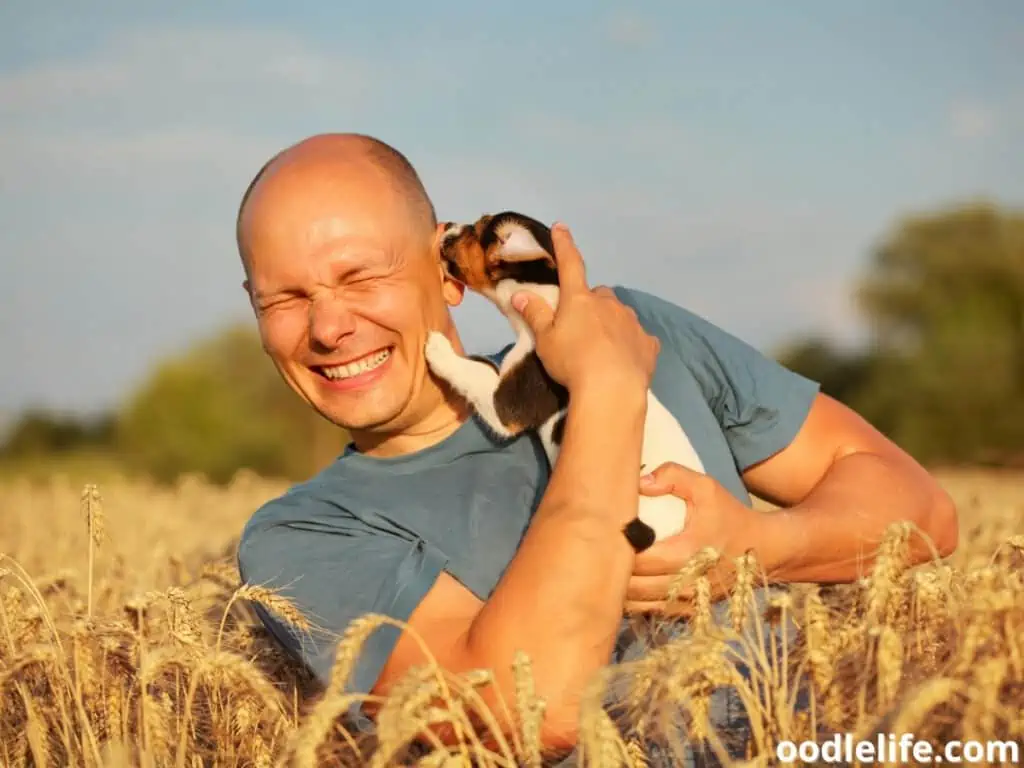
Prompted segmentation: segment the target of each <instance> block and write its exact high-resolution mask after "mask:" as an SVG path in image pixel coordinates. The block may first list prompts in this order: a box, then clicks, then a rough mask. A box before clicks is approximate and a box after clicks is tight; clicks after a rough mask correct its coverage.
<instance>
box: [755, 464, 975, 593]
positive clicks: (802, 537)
mask: <svg viewBox="0 0 1024 768" xmlns="http://www.w3.org/2000/svg"><path fill="white" fill-rule="evenodd" d="M762 521H763V523H762V525H761V526H760V527H761V528H762V531H761V532H760V535H759V537H760V538H761V539H762V542H763V547H764V551H765V559H766V560H767V561H768V563H767V564H768V565H769V567H770V573H769V576H770V578H771V579H772V580H776V581H779V582H821V583H830V582H832V583H841V582H850V581H853V580H855V579H857V578H860V577H861V576H863V575H865V573H866V572H867V569H869V568H870V567H871V565H872V564H873V563H874V560H875V556H876V555H877V551H878V545H879V544H880V543H881V541H882V538H883V537H884V535H885V530H886V528H887V527H888V526H889V525H890V524H892V523H894V522H899V521H909V522H911V523H913V524H914V525H915V526H916V528H917V529H918V530H915V531H914V532H913V533H912V534H911V537H910V540H909V542H908V546H909V558H910V560H911V562H912V563H918V562H922V561H924V560H926V559H929V558H931V557H933V556H934V555H935V554H936V553H938V554H940V555H943V556H944V555H946V554H949V552H951V551H952V549H954V548H955V546H956V510H955V508H954V507H953V504H952V502H951V501H950V499H949V497H948V496H947V495H946V494H945V493H944V492H943V491H942V490H941V489H940V488H939V487H938V486H937V484H935V483H934V481H933V480H932V479H931V478H930V477H929V476H928V475H927V474H926V473H923V472H922V471H920V469H919V468H917V467H911V466H906V465H903V464H898V463H897V462H896V460H895V459H888V458H883V457H881V456H878V455H875V454H870V453H852V454H849V455H847V456H844V457H842V458H840V459H838V460H837V461H836V462H835V463H834V464H833V465H832V467H831V468H830V469H829V471H828V472H827V473H826V474H825V476H824V477H823V478H822V480H821V482H820V483H819V484H818V485H817V486H816V487H815V488H814V489H813V490H812V491H811V493H810V494H809V495H808V496H807V497H806V498H805V499H804V500H803V501H802V502H800V503H799V504H797V505H795V506H793V507H791V508H789V509H785V510H780V511H778V512H769V513H765V515H764V516H763V517H762ZM921 532H923V534H924V536H922V535H921ZM925 537H927V538H925ZM929 539H930V540H929Z"/></svg>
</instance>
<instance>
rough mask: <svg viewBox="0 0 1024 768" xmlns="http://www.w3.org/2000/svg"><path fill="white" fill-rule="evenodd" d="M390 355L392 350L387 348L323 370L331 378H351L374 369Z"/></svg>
mask: <svg viewBox="0 0 1024 768" xmlns="http://www.w3.org/2000/svg"><path fill="white" fill-rule="evenodd" d="M389 357H391V350H390V349H385V350H384V351H383V352H378V353H377V354H375V355H370V356H369V357H364V358H363V359H362V360H357V361H356V362H354V363H348V364H347V365H336V366H334V367H332V368H324V369H323V371H324V375H325V376H326V377H327V378H329V379H350V378H352V377H353V376H358V375H359V374H360V373H366V372H367V371H372V370H373V369H374V368H376V367H377V366H379V365H381V364H382V363H383V362H384V361H385V360H387V359H388V358H389Z"/></svg>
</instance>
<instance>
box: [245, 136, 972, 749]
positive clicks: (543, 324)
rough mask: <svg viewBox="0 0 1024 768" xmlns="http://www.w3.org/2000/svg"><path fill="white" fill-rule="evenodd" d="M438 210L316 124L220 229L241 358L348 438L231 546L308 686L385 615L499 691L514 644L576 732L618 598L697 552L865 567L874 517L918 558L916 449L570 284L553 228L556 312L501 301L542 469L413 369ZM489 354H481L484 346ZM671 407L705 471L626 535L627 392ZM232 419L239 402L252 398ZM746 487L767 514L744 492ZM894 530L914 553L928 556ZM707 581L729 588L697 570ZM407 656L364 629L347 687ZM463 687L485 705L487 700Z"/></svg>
mask: <svg viewBox="0 0 1024 768" xmlns="http://www.w3.org/2000/svg"><path fill="white" fill-rule="evenodd" d="M439 232H440V226H439V225H438V223H437V221H436V217H435V215H434V209H433V206H432V205H431V203H430V200H429V198H428V196H427V194H426V192H425V191H424V190H423V187H422V185H421V184H420V181H419V179H418V177H417V175H416V173H415V171H414V170H413V169H412V167H411V166H410V165H409V164H408V162H407V161H406V159H405V158H404V157H403V156H402V155H401V154H400V153H398V152H397V151H396V150H394V149H392V148H390V147H388V146H386V145H384V144H382V143H380V142H378V141H375V140H373V139H371V138H369V137H364V136H359V135H323V136H315V137H312V138H310V139H307V140H305V141H303V142H300V143H299V144H297V145H295V146H293V147H290V148H288V149H287V150H285V151H284V152H282V153H281V154H279V155H278V156H277V157H275V158H274V159H273V160H272V161H271V162H270V163H268V165H267V166H265V167H264V168H263V169H262V170H261V172H260V173H259V174H258V176H257V178H256V179H255V180H254V182H253V184H252V185H251V187H250V189H249V190H248V192H247V194H246V196H245V198H244V199H243V202H242V205H241V208H240V211H239V219H238V245H239V251H240V254H241V257H242V260H243V263H244V266H245V273H246V281H245V288H246V291H247V292H248V294H249V296H250V298H251V302H252V306H253V308H254V311H255V314H256V318H257V322H258V326H259V330H260V334H261V338H262V341H263V345H264V348H265V349H266V351H267V354H268V355H269V356H270V358H271V359H272V360H273V362H274V364H275V365H276V366H277V369H278V370H279V371H280V373H281V375H282V376H283V377H284V379H285V380H286V381H287V382H288V383H289V385H290V386H291V387H292V388H293V389H294V390H295V392H296V393H297V394H298V395H299V396H300V397H302V398H304V399H305V400H306V402H308V403H309V405H310V406H311V407H312V408H314V409H316V410H317V411H318V412H319V413H320V414H322V415H323V416H324V417H325V418H327V419H329V420H330V421H332V422H333V423H335V424H337V425H339V426H340V427H344V428H345V429H347V430H348V431H349V433H350V434H351V437H352V444H351V445H350V446H349V447H348V448H347V449H346V451H345V452H344V454H343V455H342V456H340V457H338V459H337V460H336V461H335V462H333V463H332V464H331V465H330V466H328V467H327V468H326V469H324V470H323V471H322V472H320V473H319V474H317V475H316V476H315V477H314V478H312V479H311V480H309V481H307V482H304V483H300V484H298V485H296V486H295V487H294V488H292V489H291V490H289V491H288V492H287V493H285V494H284V495H283V496H281V497H280V498H277V499H275V500H273V501H271V502H270V503H268V504H267V505H266V506H264V507H263V508H262V509H260V510H258V511H257V512H256V514H255V515H254V516H253V518H252V519H251V520H250V522H249V523H248V525H247V526H246V528H245V531H244V533H243V536H242V540H241V543H240V548H239V566H240V570H241V573H242V577H243V579H244V580H245V581H247V582H250V583H260V584H267V585H269V586H272V587H275V588H279V589H280V590H281V592H282V593H283V594H284V595H285V596H287V597H289V598H291V599H292V600H293V601H294V602H295V603H296V604H297V606H298V607H299V608H300V610H302V611H304V612H305V613H306V615H307V616H308V617H309V618H310V620H311V621H312V622H314V623H316V624H318V625H319V626H320V627H322V628H323V629H324V632H322V633H313V634H312V635H309V634H308V633H303V632H300V631H298V630H296V629H294V628H293V627H292V626H290V625H289V624H288V623H287V622H285V621H283V620H282V619H281V618H280V617H277V616H274V615H272V614H269V613H265V612H264V613H263V614H262V618H263V620H264V621H265V622H266V624H267V626H268V627H269V628H270V629H271V631H272V632H273V633H274V634H275V635H276V636H277V637H278V639H279V640H280V641H281V643H282V644H283V645H284V646H285V647H286V648H288V649H289V650H290V651H291V652H292V653H293V654H295V655H296V657H298V658H300V659H301V660H302V661H303V662H304V663H305V664H307V665H308V666H309V667H310V668H311V669H312V671H313V672H314V673H315V674H316V675H317V676H318V677H319V678H320V679H321V680H322V681H324V682H326V681H327V680H328V679H329V675H330V671H331V666H332V663H333V659H334V647H333V641H334V639H336V638H337V636H338V635H339V634H340V633H342V632H344V630H345V629H346V627H347V626H348V624H349V623H350V622H351V621H352V620H354V619H356V618H358V617H359V616H361V615H363V614H365V613H370V612H373V613H381V614H386V615H388V616H391V617H393V618H394V619H397V620H399V621H405V622H408V624H409V626H411V627H412V628H413V630H414V631H415V633H416V634H417V635H418V636H419V637H420V638H421V639H422V640H423V641H424V642H425V643H426V645H427V646H428V647H429V649H430V651H431V654H432V655H433V657H434V658H435V659H436V660H437V661H438V663H439V664H441V665H442V666H444V667H445V668H447V669H449V670H452V671H454V672H458V671H461V670H468V669H474V668H489V669H492V670H493V671H494V672H495V674H496V681H497V682H496V685H497V687H498V688H499V689H501V690H502V691H503V692H504V698H505V699H506V700H512V694H511V691H512V687H513V682H512V674H511V665H512V660H513V658H514V655H515V654H516V652H517V651H520V650H522V651H525V652H526V653H527V654H528V655H529V657H530V658H531V660H532V668H533V674H534V677H535V680H536V688H537V693H538V695H540V696H541V697H543V698H544V699H545V700H546V702H547V709H546V714H545V720H544V728H543V731H542V738H543V741H544V743H545V744H546V745H547V746H550V747H569V746H571V745H573V744H574V743H575V742H576V740H577V732H576V728H575V725H576V719H577V715H578V701H579V696H580V694H581V689H582V687H583V686H584V685H585V683H586V682H587V680H588V679H589V678H590V677H591V676H592V675H593V674H594V673H595V672H596V671H597V670H598V669H599V668H600V667H602V666H604V665H606V664H608V663H609V661H612V660H613V659H614V658H617V657H618V655H619V651H618V650H617V649H616V643H617V639H618V638H619V636H620V629H621V626H622V618H623V612H624V610H625V611H628V612H643V613H654V614H657V613H659V612H665V611H666V597H667V591H668V584H669V582H670V580H671V578H672V576H673V575H674V574H675V573H677V572H678V570H679V569H680V568H681V567H682V565H683V563H684V562H685V561H686V559H687V558H688V557H689V556H690V555H692V554H693V553H695V552H696V551H698V550H700V549H701V548H703V547H705V546H713V547H715V548H716V549H718V550H719V551H720V552H721V553H722V554H723V559H722V561H723V563H727V562H729V561H730V560H731V558H732V557H735V556H737V555H739V554H740V553H742V552H743V551H745V550H747V549H748V548H752V549H753V550H754V552H755V555H756V556H757V558H758V561H759V563H760V564H761V566H762V567H763V568H765V569H766V570H767V572H768V573H769V575H770V576H771V578H772V579H773V580H775V581H777V582H793V581H818V582H842V581H849V580H853V579H855V578H858V577H859V576H860V575H861V574H862V573H863V572H864V570H865V569H866V568H867V567H869V566H870V563H871V556H872V554H873V549H874V547H875V546H876V545H877V543H878V541H879V540H880V537H881V535H882V533H883V531H884V529H885V527H886V526H887V525H888V524H889V523H890V522H892V521H894V520H899V519H906V520H910V521H912V522H913V523H915V524H916V525H917V526H918V527H919V528H920V530H921V531H922V532H923V533H924V534H925V536H926V537H927V538H929V539H930V540H931V543H932V544H934V546H935V547H936V548H937V549H938V551H939V552H940V553H942V554H943V555H945V554H948V553H949V552H951V551H952V550H953V549H954V547H955V546H956V540H957V523H956V512H955V509H954V506H953V504H952V503H951V501H950V499H949V497H948V496H947V495H946V494H945V493H944V492H943V491H942V489H941V488H940V487H939V485H938V484H937V483H936V482H935V481H934V480H933V479H932V478H931V477H930V476H929V475H928V473H926V472H925V471H924V470H923V469H922V468H921V467H920V466H918V465H917V464H916V463H915V462H914V461H912V460H911V459H910V458H909V457H908V456H907V455H905V454H904V453H903V452H902V451H901V450H899V449H898V448H897V447H896V446H895V445H893V444H892V443H890V442H889V441H887V440H886V439H884V438H883V437H882V436H881V435H880V434H878V433H877V432H876V431H875V430H874V429H872V428H871V427H870V426H869V425H868V424H866V423H865V422H864V421H862V420H861V419H860V418H858V417H857V416H856V415H855V414H854V413H852V412H851V411H849V410H848V409H846V408H845V407H843V406H842V405H840V404H838V403H836V402H834V401H833V400H831V399H829V398H828V397H825V396H823V395H822V394H820V393H819V392H818V390H817V386H816V385H815V384H814V383H813V382H810V381H808V380H806V379H804V378H802V377H800V376H798V375H796V374H794V373H792V372H790V371H788V370H786V369H785V368H783V367H781V366H779V365H778V364H776V363H775V362H773V361H771V360H769V359H767V358H765V357H763V356H762V355H760V354H758V353H757V352H756V351H755V350H754V349H752V348H751V347H749V346H748V345H746V344H744V343H743V342H741V341H739V340H738V339H735V338H733V337H732V336H730V335H728V334H726V333H725V332H723V331H722V330H720V329H718V328H716V327H714V326H713V325H711V324H709V323H707V322H706V321H704V320H702V319H701V318H699V317H696V316H694V315H693V314H691V313H689V312H687V311H686V310H684V309H682V308H680V307H677V306H675V305H673V304H671V303H669V302H666V301H663V300H660V299H658V298H656V297H653V296H650V295H648V294H646V293H642V292H639V291H635V290H630V289H627V288H616V289H615V290H610V289H607V288H598V289H593V290H592V289H590V288H589V287H588V286H587V284H586V277H585V269H584V265H583V260H582V257H581V255H580V253H579V252H578V250H577V249H576V246H575V244H574V242H573V239H572V237H571V235H570V234H569V233H568V231H567V230H566V229H565V228H564V227H556V228H555V232H554V241H555V245H556V250H557V253H556V257H557V262H558V266H559V270H560V274H561V279H562V300H561V303H560V306H559V308H558V310H557V312H552V311H551V310H550V308H549V307H548V306H547V305H546V304H545V303H544V302H543V301H542V300H540V299H538V298H537V297H530V296H526V295H523V296H521V297H520V298H521V299H524V300H526V301H524V302H523V303H521V305H520V306H519V309H520V311H521V312H522V314H523V315H524V317H525V318H526V320H527V322H528V324H529V325H530V327H531V328H532V329H533V330H534V334H535V337H536V343H537V351H538V354H539V355H540V357H541V360H542V361H543V363H544V365H545V367H546V368H547V369H548V371H549V373H550V374H551V376H552V377H553V378H555V379H556V380H557V381H559V382H560V383H562V384H563V385H565V386H566V388H567V389H568V391H569V394H570V406H569V408H570V410H569V415H568V419H567V425H566V429H565V434H564V439H563V445H562V452H561V456H560V459H559V461H558V463H557V465H556V466H555V467H554V468H553V470H551V471H550V472H549V471H548V469H547V467H546V462H545V459H544V455H543V453H542V450H541V448H540V445H539V442H538V441H537V440H536V439H535V438H534V437H533V436H531V435H524V436H522V437H520V438H518V439H516V440H513V441H510V442H507V443H502V442H500V441H497V440H494V439H493V438H491V437H490V436H489V434H488V433H487V432H486V431H485V429H484V428H483V427H482V426H481V424H480V422H478V421H477V420H476V419H475V418H472V417H471V416H470V415H469V414H468V412H467V410H466V407H465V405H464V404H463V403H462V402H460V401H459V400H458V399H457V398H455V397H454V396H452V395H451V394H450V393H448V392H446V391H445V390H444V388H443V387H442V386H441V385H440V384H439V383H438V382H437V381H435V380H434V379H433V378H432V376H431V375H430V373H429V370H428V368H427V367H426V364H425V361H424V358H423V344H424V341H425V339H426V337H427V334H428V332H430V331H431V330H440V331H442V332H443V333H445V334H446V335H447V336H448V337H449V338H450V339H451V341H452V343H453V345H454V346H455V348H456V349H457V350H458V351H459V352H460V353H464V350H463V347H462V345H461V343H460V341H459V336H458V333H457V331H456V329H455V327H454V324H453V321H452V318H451V315H450V308H451V307H453V306H456V305H458V304H459V302H460V301H461V299H462V296H463V293H462V291H463V289H462V287H461V286H460V285H459V284H457V283H455V282H453V281H451V280H450V279H447V278H446V276H445V274H444V272H443V270H442V267H441V265H440V262H439V260H438V257H437V248H438V235H439ZM506 351H507V348H506V349H505V350H502V351H501V352H499V353H498V354H496V355H494V356H493V359H495V360H500V359H501V357H502V355H503V354H504V352H506ZM648 386H653V388H654V390H655V392H656V393H657V394H658V396H659V397H660V399H661V400H662V401H663V402H664V403H665V404H666V406H667V407H668V408H669V409H670V410H672V411H673V413H674V414H675V415H676V416H677V418H679V419H680V421H681V422H682V424H683V426H684V428H685V429H686V430H687V432H688V434H689V436H690V438H691V440H693V442H694V444H695V447H696V449H697V451H698V452H699V453H700V454H701V456H702V459H703V461H704V464H705V466H706V467H707V470H708V476H706V477H705V476H698V475H695V474H693V473H690V472H687V471H685V470H683V469H682V468H679V467H675V466H673V465H668V466H664V467H659V468H657V469H655V470H654V472H653V474H652V476H651V478H650V481H649V482H648V483H647V484H645V485H641V488H640V490H641V492H643V493H650V494H663V493H674V494H677V495H678V496H680V497H683V498H686V499H688V500H689V501H690V502H691V510H692V511H691V517H690V519H689V521H688V525H687V528H686V530H685V531H684V532H683V533H682V534H680V535H679V536H677V537H674V538H673V539H671V540H668V541H665V542H661V543H659V544H657V545H655V546H654V547H652V548H651V549H649V550H647V551H645V552H643V553H641V554H640V555H636V554H635V553H634V552H633V550H632V549H631V547H630V546H629V544H628V542H627V540H626V539H625V537H624V536H623V534H622V527H623V524H624V523H625V522H626V521H628V520H629V519H631V518H632V517H633V516H634V515H635V514H636V508H637V492H638V483H637V477H638V475H639V457H640V442H641V434H642V429H643V419H644V409H645V402H646V401H645V391H646V389H647V387H648ZM254 418H258V414H254ZM748 490H749V491H752V492H754V493H755V494H756V495H758V496H760V497H761V498H764V499H768V500H770V501H773V502H776V503H778V504H780V505H782V506H783V507H785V508H786V511H784V512H781V513H766V512H760V511H755V510H754V509H753V508H752V506H751V503H750V497H749V495H748ZM931 553H932V549H931V548H930V545H929V543H928V542H926V541H924V540H923V537H919V538H917V539H915V540H914V544H913V547H912V556H913V558H914V559H915V560H916V561H920V560H921V559H924V558H927V557H929V556H931ZM716 582H717V584H718V587H719V592H718V595H719V596H720V595H721V594H722V591H723V590H725V589H726V588H727V587H728V586H729V569H728V565H722V566H721V568H720V570H719V572H718V573H717V579H716ZM423 662H424V656H423V654H422V650H421V648H420V645H419V644H418V643H417V642H416V640H415V639H414V638H413V637H410V636H409V635H408V633H399V632H398V631H397V630H396V629H394V628H390V627H388V628H382V629H380V630H379V631H378V632H377V633H376V634H375V635H373V636H372V637H371V638H370V639H369V640H368V641H367V643H366V644H365V645H364V646H363V650H362V655H361V657H360V662H359V664H358V665H357V667H356V669H355V672H354V673H353V675H352V678H351V679H350V681H349V687H350V689H351V690H353V691H359V692H373V693H377V694H385V693H387V691H388V690H389V688H390V686H391V685H393V684H394V682H395V681H396V680H398V679H399V678H400V677H401V676H402V674H403V673H404V672H405V671H406V670H407V669H409V667H410V666H412V665H417V664H420V663H423ZM485 700H486V701H487V702H488V703H489V704H494V703H495V702H496V699H495V698H494V697H493V695H492V694H486V695H485Z"/></svg>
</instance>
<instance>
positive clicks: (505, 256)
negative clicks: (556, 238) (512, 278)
mask: <svg viewBox="0 0 1024 768" xmlns="http://www.w3.org/2000/svg"><path fill="white" fill-rule="evenodd" d="M496 256H497V257H498V259H499V260H501V261H505V262H517V261H539V260H542V259H543V260H546V261H550V262H551V263H552V264H554V263H555V259H554V257H553V256H552V255H551V254H550V253H548V252H547V250H545V248H544V247H543V246H542V245H541V244H540V243H538V242H537V238H536V237H534V236H533V233H532V232H530V230H528V229H526V228H525V227H514V228H512V229H510V230H509V231H508V233H507V234H505V236H504V238H503V240H499V242H498V246H497V250H496Z"/></svg>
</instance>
